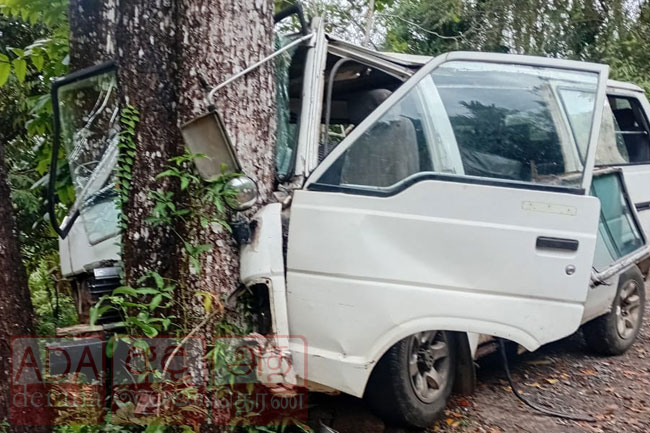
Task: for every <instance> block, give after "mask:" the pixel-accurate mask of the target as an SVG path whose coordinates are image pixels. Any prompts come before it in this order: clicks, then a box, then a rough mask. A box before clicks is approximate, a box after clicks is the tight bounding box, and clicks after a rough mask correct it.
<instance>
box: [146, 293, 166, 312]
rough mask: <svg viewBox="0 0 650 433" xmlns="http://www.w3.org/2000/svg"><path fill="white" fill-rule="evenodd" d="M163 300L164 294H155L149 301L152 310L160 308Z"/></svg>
mask: <svg viewBox="0 0 650 433" xmlns="http://www.w3.org/2000/svg"><path fill="white" fill-rule="evenodd" d="M162 300H163V297H162V295H160V294H158V295H156V296H154V297H153V299H152V300H151V302H150V303H149V309H150V310H155V309H156V308H158V306H159V305H160V303H161V302H162Z"/></svg>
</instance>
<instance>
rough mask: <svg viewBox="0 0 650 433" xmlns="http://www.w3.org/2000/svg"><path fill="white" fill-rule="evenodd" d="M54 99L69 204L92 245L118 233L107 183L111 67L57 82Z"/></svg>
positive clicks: (113, 95) (112, 150)
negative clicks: (69, 182) (72, 199)
mask: <svg viewBox="0 0 650 433" xmlns="http://www.w3.org/2000/svg"><path fill="white" fill-rule="evenodd" d="M58 100H59V106H58V108H59V116H60V123H61V142H62V143H63V145H64V147H65V151H66V156H67V159H68V163H69V165H70V172H71V176H72V182H73V185H74V190H75V195H76V202H75V207H77V208H79V209H80V213H81V218H82V221H83V223H84V226H85V229H86V233H87V235H88V240H89V242H90V243H91V244H95V243H97V242H101V241H102V240H104V239H107V238H109V237H111V236H113V235H115V234H116V233H117V232H118V230H117V216H118V210H117V208H116V206H115V203H114V198H115V191H114V185H113V176H114V168H115V164H116V162H117V158H118V140H119V98H118V95H117V81H116V75H115V71H109V72H106V73H103V74H100V75H95V76H92V77H89V78H87V79H85V80H81V81H76V82H72V83H70V84H67V85H64V86H61V87H60V88H59V91H58Z"/></svg>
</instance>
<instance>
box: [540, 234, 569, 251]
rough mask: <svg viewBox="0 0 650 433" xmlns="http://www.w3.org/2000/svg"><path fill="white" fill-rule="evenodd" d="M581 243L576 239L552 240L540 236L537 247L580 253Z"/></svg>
mask: <svg viewBox="0 0 650 433" xmlns="http://www.w3.org/2000/svg"><path fill="white" fill-rule="evenodd" d="M579 245H580V242H578V241H577V240H575V239H565V238H552V237H548V236H539V237H538V238H537V243H536V244H535V246H536V247H537V248H538V249H551V250H564V251H578V246H579Z"/></svg>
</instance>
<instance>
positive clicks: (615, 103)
mask: <svg viewBox="0 0 650 433" xmlns="http://www.w3.org/2000/svg"><path fill="white" fill-rule="evenodd" d="M608 99H609V104H610V106H611V108H612V112H613V114H614V117H615V119H616V124H617V130H616V135H617V137H619V139H622V141H623V143H624V145H625V148H626V151H627V152H626V153H627V155H626V160H625V162H626V163H644V162H649V161H650V129H649V128H648V120H647V119H646V117H645V115H644V114H643V107H641V104H640V103H639V100H638V99H636V98H628V97H622V96H609V98H608Z"/></svg>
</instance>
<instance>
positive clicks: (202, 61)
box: [179, 0, 276, 295]
mask: <svg viewBox="0 0 650 433" xmlns="http://www.w3.org/2000/svg"><path fill="white" fill-rule="evenodd" d="M179 13H180V15H181V17H182V18H181V20H180V24H179V31H180V36H181V38H180V41H181V47H180V50H181V51H182V53H183V55H182V58H181V61H180V63H179V67H180V68H179V86H180V88H179V90H180V92H181V94H180V100H179V102H180V104H179V120H180V122H181V123H183V122H185V121H187V120H189V119H190V118H191V117H192V116H194V115H197V114H199V113H201V112H202V111H205V105H204V102H203V97H204V91H203V90H202V89H201V87H200V85H199V80H198V78H199V77H203V78H205V79H206V81H207V82H208V83H210V85H216V84H218V83H221V82H223V81H224V80H226V79H227V78H229V77H230V76H232V75H233V74H235V73H237V72H239V71H241V70H243V69H245V68H246V67H247V66H249V65H251V64H253V63H255V62H256V61H257V60H259V59H261V58H263V57H265V56H267V55H268V54H270V53H271V52H272V50H273V31H272V30H273V19H272V17H273V2H272V1H270V0H257V1H246V2H242V1H237V0H222V1H218V2H215V1H210V0H191V1H185V2H183V7H182V9H181V10H180V11H179ZM215 98H216V106H217V109H218V111H219V112H220V113H221V115H222V116H223V118H224V122H225V123H226V127H227V129H228V132H229V134H230V137H231V139H232V141H233V143H234V145H235V149H236V152H237V155H238V157H239V158H240V160H241V162H242V165H243V170H244V172H245V173H246V174H247V175H248V176H251V177H253V178H254V179H255V180H256V182H257V184H258V187H259V189H260V195H261V201H262V202H264V201H268V199H269V197H270V195H271V192H272V190H273V182H274V175H275V162H274V161H275V160H274V155H275V154H274V142H275V130H276V117H275V113H276V111H275V109H276V107H275V74H274V69H273V63H272V62H271V63H267V64H266V65H265V66H263V67H262V68H260V69H259V70H257V71H254V72H252V73H251V74H249V75H248V76H246V77H244V78H241V79H239V80H237V81H235V82H233V83H232V84H230V85H229V86H227V87H226V88H224V89H222V90H220V92H219V93H217V95H216V96H215ZM199 241H200V243H201V244H209V245H213V247H214V248H213V250H212V251H211V252H210V253H208V256H207V257H206V258H205V261H204V271H205V272H204V274H203V276H202V277H201V279H200V281H195V282H194V284H193V286H194V287H195V288H197V289H200V290H207V291H211V292H213V293H216V294H219V295H223V294H224V293H227V292H230V291H232V290H234V289H235V288H236V287H237V285H238V277H239V260H238V259H239V255H238V249H237V247H236V245H235V243H234V242H233V240H232V237H231V236H230V235H229V234H227V233H225V232H224V231H220V232H215V231H213V230H204V231H203V232H202V233H200V235H199Z"/></svg>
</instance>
